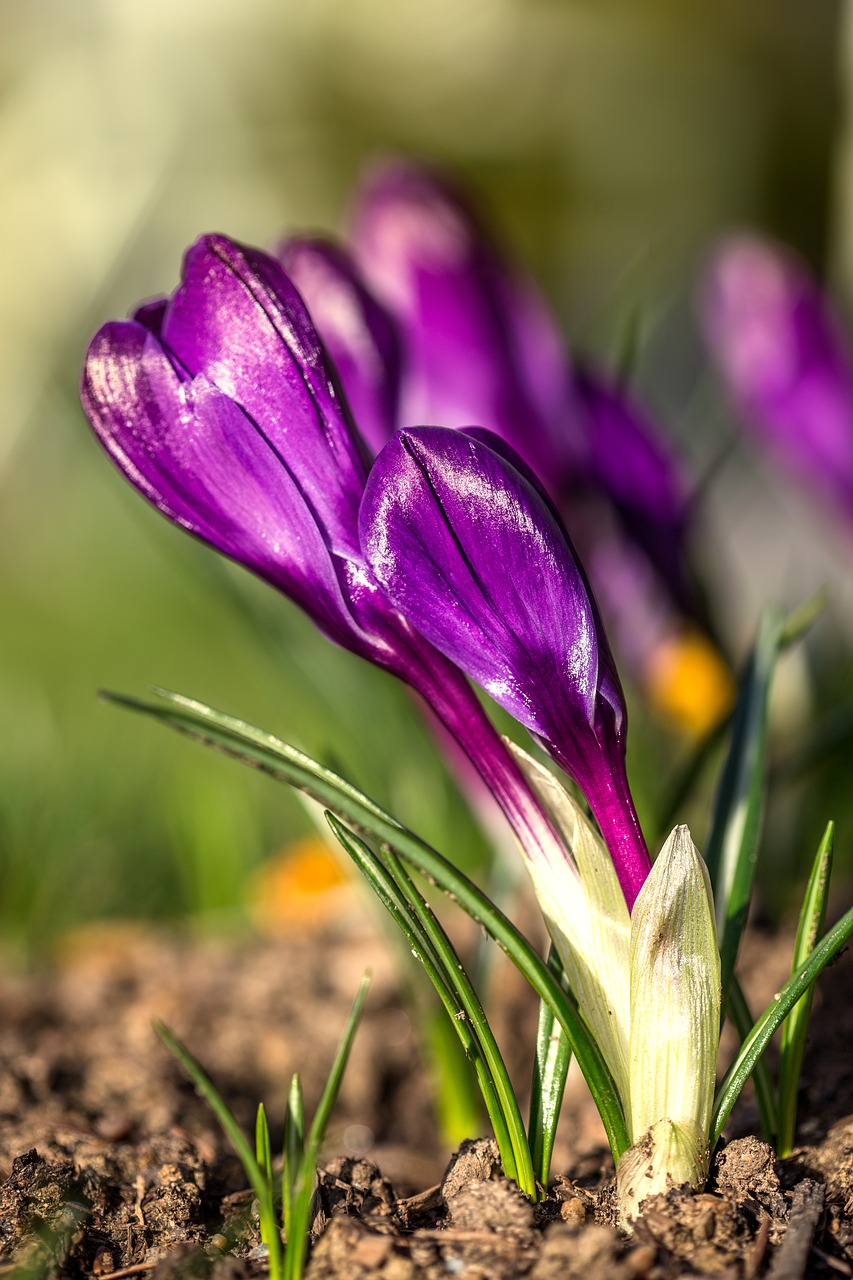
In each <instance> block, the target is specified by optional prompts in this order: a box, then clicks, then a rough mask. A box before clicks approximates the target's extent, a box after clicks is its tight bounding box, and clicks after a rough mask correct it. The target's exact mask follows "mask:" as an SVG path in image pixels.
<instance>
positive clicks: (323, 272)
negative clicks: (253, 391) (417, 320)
mask: <svg viewBox="0 0 853 1280" xmlns="http://www.w3.org/2000/svg"><path fill="white" fill-rule="evenodd" d="M277 257H278V260H279V262H280V263H281V264H282V266H283V267H284V270H285V272H286V273H287V275H288V277H289V278H290V280H291V281H292V282H293V284H295V285H296V287H297V289H298V290H299V292H300V294H301V295H302V298H303V300H304V301H305V303H306V305H307V307H308V310H309V311H310V313H311V319H312V321H313V322H314V325H315V326H316V328H317V330H318V332H319V334H320V336H321V338H322V340H323V345H324V346H325V348H326V350H327V351H328V353H329V355H330V356H331V358H332V362H333V363H334V366H335V369H336V370H337V373H338V377H339V378H340V380H341V382H342V384H343V388H344V392H345V393H346V398H347V401H348V403H349V405H350V407H351V408H352V411H353V415H354V417H355V420H356V422H357V423H358V428H359V431H360V432H361V434H362V436H363V437H364V439H365V440H366V441H367V443H368V444H369V445H370V447H371V449H372V450H373V452H374V453H378V452H379V450H380V449H381V448H382V446H383V445H384V444H385V442H386V440H389V439H390V438H391V436H392V435H393V434H394V432H395V431H396V430H397V427H398V425H399V423H398V418H399V401H400V373H401V369H400V337H399V333H398V330H397V325H396V324H395V322H394V321H393V320H392V319H391V316H390V315H389V314H388V312H387V311H386V310H385V308H384V307H383V306H382V305H381V304H380V303H379V302H377V301H376V299H375V298H374V296H373V295H372V293H370V291H369V290H368V289H367V287H366V285H365V284H364V282H363V280H362V279H361V275H360V273H359V271H358V269H357V268H356V266H355V264H354V263H353V261H352V259H351V257H350V255H349V254H348V253H347V252H346V250H344V249H342V248H340V247H339V246H338V245H335V244H331V243H330V242H328V241H326V240H320V239H316V238H311V239H309V238H306V237H298V236H297V237H293V238H292V239H289V240H285V241H284V242H283V243H282V244H281V245H280V246H279V249H278V252H277Z"/></svg>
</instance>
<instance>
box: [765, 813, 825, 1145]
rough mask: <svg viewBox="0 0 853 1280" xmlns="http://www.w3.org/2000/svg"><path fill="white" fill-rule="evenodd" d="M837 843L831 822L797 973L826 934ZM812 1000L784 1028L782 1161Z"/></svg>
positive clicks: (815, 870) (803, 924) (799, 941)
mask: <svg viewBox="0 0 853 1280" xmlns="http://www.w3.org/2000/svg"><path fill="white" fill-rule="evenodd" d="M834 839H835V826H834V824H833V823H832V822H830V823H828V824H827V828H826V831H825V832H824V834H823V839H822V840H821V842H820V847H819V848H818V851H817V854H816V856H815V860H814V864H813V865H812V871H811V875H810V876H809V883H808V887H807V888H806V896H805V898H804V899H803V905H802V908H801V910H800V921H799V925H798V928H797V938H796V941H795V943H794V956H793V960H792V963H791V969H792V971H795V970H796V969H798V968H799V966H800V965H801V964H803V963H804V962H805V961H806V960H807V959H808V957H809V956H810V955H811V953H812V951H813V950H814V947H815V944H816V942H817V939H818V938H819V937H820V934H821V931H822V930H823V922H824V920H825V919H826V899H827V896H828V893H829V878H830V875H831V872H832V851H833V844H834ZM813 996H814V987H809V989H808V991H807V992H806V994H805V995H804V996H802V997H801V998H800V999H799V1000H798V1001H797V1003H796V1004H795V1005H794V1007H793V1009H792V1010H791V1012H790V1013H789V1014H788V1017H787V1019H786V1021H785V1023H784V1025H783V1027H782V1043H781V1045H780V1048H779V1142H778V1152H779V1155H780V1156H783V1157H784V1156H788V1155H790V1154H791V1149H792V1147H793V1145H794V1133H795V1130H796V1122H797V1090H798V1088H799V1084H800V1073H801V1071H802V1069H803V1057H804V1055H805V1051H806V1035H807V1034H808V1026H809V1015H810V1013H811V1007H812V997H813Z"/></svg>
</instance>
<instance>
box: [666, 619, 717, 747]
mask: <svg viewBox="0 0 853 1280" xmlns="http://www.w3.org/2000/svg"><path fill="white" fill-rule="evenodd" d="M645 690H646V693H647V695H648V697H649V699H650V701H651V702H652V705H653V706H654V707H655V708H656V709H657V710H658V711H661V712H662V713H663V714H664V715H665V716H666V717H667V718H668V719H669V720H671V721H672V722H673V723H674V724H675V725H677V727H678V728H680V729H681V730H683V731H684V732H685V733H688V734H689V735H690V736H691V737H696V738H703V737H705V735H706V734H708V733H710V732H711V730H712V729H714V728H716V726H717V725H718V724H720V722H721V721H722V720H723V719H724V718H725V716H727V715H728V713H729V712H730V711H731V709H732V706H733V705H734V700H735V694H736V692H737V689H736V685H735V681H734V677H733V676H732V673H731V671H730V670H729V668H728V666H727V665H726V663H725V662H724V661H723V658H722V657H721V655H720V654H719V653H718V651H717V650H716V649H715V647H714V645H713V644H712V643H711V642H710V640H708V639H707V637H705V636H703V635H701V633H700V632H698V631H693V630H688V631H683V632H681V633H680V634H679V635H677V636H673V637H672V638H670V639H668V640H667V641H666V642H665V643H664V644H663V645H661V646H660V647H659V648H658V649H657V651H656V652H655V654H654V657H653V658H652V660H651V661H650V663H649V664H648V667H647V668H646V672H645Z"/></svg>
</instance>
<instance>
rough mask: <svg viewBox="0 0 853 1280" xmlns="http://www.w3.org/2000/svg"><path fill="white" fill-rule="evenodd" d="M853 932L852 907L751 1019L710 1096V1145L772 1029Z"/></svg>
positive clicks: (774, 1028)
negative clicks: (756, 1015) (759, 1013)
mask: <svg viewBox="0 0 853 1280" xmlns="http://www.w3.org/2000/svg"><path fill="white" fill-rule="evenodd" d="M851 936H853V908H851V910H850V911H848V912H847V913H846V915H843V916H842V917H841V919H840V920H839V921H838V924H836V925H834V926H833V927H832V928H831V929H830V930H829V932H828V933H827V934H826V935H825V936H824V937H823V938H822V939H821V941H820V942H819V943H818V945H817V946H816V947H815V949H814V951H812V953H811V955H810V956H809V957H808V959H807V960H805V961H804V963H803V964H801V965H800V966H799V968H798V969H797V970H796V972H795V973H794V974H792V976H791V977H790V978H789V979H788V981H787V982H786V983H785V985H784V987H783V988H782V990H781V991H780V992H779V995H778V996H777V997H776V998H775V999H774V1001H773V1003H772V1004H771V1005H770V1006H769V1007H768V1008H767V1009H765V1011H764V1013H763V1014H762V1015H761V1017H760V1018H759V1019H758V1021H757V1022H756V1023H755V1025H754V1027H753V1028H752V1031H751V1032H750V1033H749V1035H748V1036H747V1038H746V1039H745V1040H744V1042H743V1044H742V1045H741V1048H740V1052H739V1053H738V1055H737V1057H736V1058H735V1060H734V1061H733V1062H732V1064H731V1066H730V1067H729V1069H728V1071H727V1072H726V1075H725V1078H724V1079H723V1081H722V1083H721V1085H720V1087H719V1088H718V1089H717V1093H716V1096H715V1098H714V1112H713V1118H712V1134H711V1145H712V1146H713V1145H714V1143H715V1142H716V1141H717V1139H718V1138H719V1136H720V1134H721V1133H722V1130H723V1125H724V1124H725V1123H726V1120H727V1119H728V1118H729V1114H730V1112H731V1109H732V1107H733V1106H734V1104H735V1101H736V1099H737V1096H738V1094H739V1093H740V1091H741V1089H742V1088H743V1086H744V1084H745V1083H746V1081H747V1080H748V1079H749V1076H750V1075H751V1074H752V1071H753V1069H754V1067H755V1063H756V1061H757V1060H758V1058H760V1057H761V1054H762V1053H763V1052H764V1050H765V1049H766V1048H767V1045H768V1044H769V1043H770V1040H771V1038H772V1036H773V1034H774V1032H775V1031H776V1030H777V1029H778V1027H779V1025H780V1024H781V1023H782V1022H783V1021H784V1020H785V1018H787V1016H788V1014H789V1013H790V1012H791V1010H792V1009H793V1007H794V1005H795V1004H796V1003H797V1001H798V1000H799V999H800V997H801V996H802V995H804V994H805V993H806V992H807V991H808V990H809V988H810V987H811V986H812V985H813V984H814V982H815V980H816V979H817V977H818V975H819V974H820V972H821V970H822V969H824V968H825V967H826V965H828V964H829V962H830V961H831V960H833V959H834V958H835V957H836V956H837V955H838V953H839V952H840V951H841V949H842V948H843V947H844V946H846V944H847V942H848V941H849V939H850V937H851Z"/></svg>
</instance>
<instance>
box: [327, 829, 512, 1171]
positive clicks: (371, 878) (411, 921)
mask: <svg viewBox="0 0 853 1280" xmlns="http://www.w3.org/2000/svg"><path fill="white" fill-rule="evenodd" d="M327 821H328V822H329V825H330V827H331V828H332V831H333V833H334V835H335V837H336V839H337V840H339V841H340V843H341V845H342V846H343V848H344V849H345V850H346V852H347V853H348V854H349V855H350V857H351V858H352V859H353V861H354V862H355V864H356V866H357V867H358V868H359V870H360V871H361V872H362V874H363V875H364V876H365V877H366V879H367V881H368V883H369V884H370V887H371V888H372V889H373V891H374V892H375V893H376V895H377V896H378V897H379V899H380V901H381V902H382V903H383V905H384V906H385V907H386V909H387V910H388V911H389V913H390V914H391V916H392V918H393V919H394V920H395V922H396V923H397V925H398V926H399V927H400V929H401V930H402V931H403V933H404V935H405V937H406V940H407V941H408V943H409V946H410V947H411V950H412V954H413V955H414V957H415V959H416V960H419V961H420V963H421V964H422V965H423V966H424V969H425V970H426V973H427V977H428V978H429V980H430V982H431V983H432V985H433V987H434V988H435V990H436V993H437V995H438V997H439V999H440V1000H441V1002H442V1004H443V1005H444V1007H445V1009H446V1010H447V1013H448V1015H449V1017H450V1019H451V1021H452V1023H453V1027H454V1030H455V1031H456V1034H457V1036H458V1037H459V1039H460V1041H461V1042H462V1046H463V1048H464V1050H465V1053H466V1054H467V1055H468V1056H469V1057H470V1058H471V1060H472V1062H473V1064H474V1070H475V1072H476V1075H477V1080H478V1083H479V1085H480V1090H481V1092H482V1095H483V1101H484V1103H485V1105H486V1111H487V1112H488V1115H489V1119H490V1120H491V1123H492V1128H493V1129H494V1132H495V1138H496V1140H497V1144H498V1149H499V1151H500V1154H501V1161H502V1163H503V1166H504V1172H505V1173H506V1175H507V1177H509V1178H514V1179H516V1180H517V1178H518V1166H517V1162H516V1158H515V1144H514V1143H513V1140H512V1137H511V1134H510V1128H509V1123H508V1120H507V1117H506V1115H505V1113H504V1108H503V1104H502V1100H501V1096H500V1091H499V1089H498V1087H497V1084H496V1082H495V1078H494V1075H493V1072H492V1067H491V1064H490V1063H489V1062H488V1061H487V1059H486V1055H485V1054H484V1052H483V1049H482V1045H481V1043H480V1040H479V1038H478V1035H477V1023H478V1019H477V1016H476V1014H475V1015H474V1016H473V1017H472V1016H471V1012H469V1010H467V1009H466V1007H465V1005H464V1004H463V1002H462V1000H461V999H460V996H459V993H458V991H457V989H456V987H455V984H454V981H453V976H452V974H451V972H450V971H449V970H451V969H453V968H458V969H459V970H461V969H462V965H461V962H460V961H459V958H458V956H456V953H455V952H454V951H453V950H452V948H450V951H451V954H452V955H453V956H454V957H455V958H454V959H452V960H450V961H449V964H448V963H447V962H446V960H445V958H443V957H442V956H441V955H440V954H439V953H438V951H436V948H435V946H434V944H433V941H432V938H431V937H430V936H429V934H428V933H427V932H426V930H425V929H424V926H423V924H422V922H421V920H420V919H419V917H418V915H417V913H416V912H415V910H414V907H413V904H412V903H411V902H410V901H409V900H408V898H407V895H406V893H405V891H404V890H403V889H401V887H400V885H399V883H398V882H397V881H396V880H395V879H394V877H393V875H392V874H391V871H390V870H389V868H388V867H387V866H385V865H384V864H383V863H382V862H381V861H380V859H379V858H378V857H377V856H376V854H375V853H374V852H373V851H372V849H370V848H368V846H367V845H366V844H365V843H364V841H363V840H361V839H359V837H358V836H356V835H354V834H353V832H351V831H348V830H347V828H346V827H344V826H343V825H342V824H341V823H340V822H338V821H337V819H336V818H335V817H334V816H333V815H331V814H329V815H328V816H327ZM413 892H414V890H413ZM447 945H448V947H449V946H450V944H449V942H448V944H447ZM482 1020H483V1021H485V1015H482ZM501 1065H503V1064H501Z"/></svg>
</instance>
